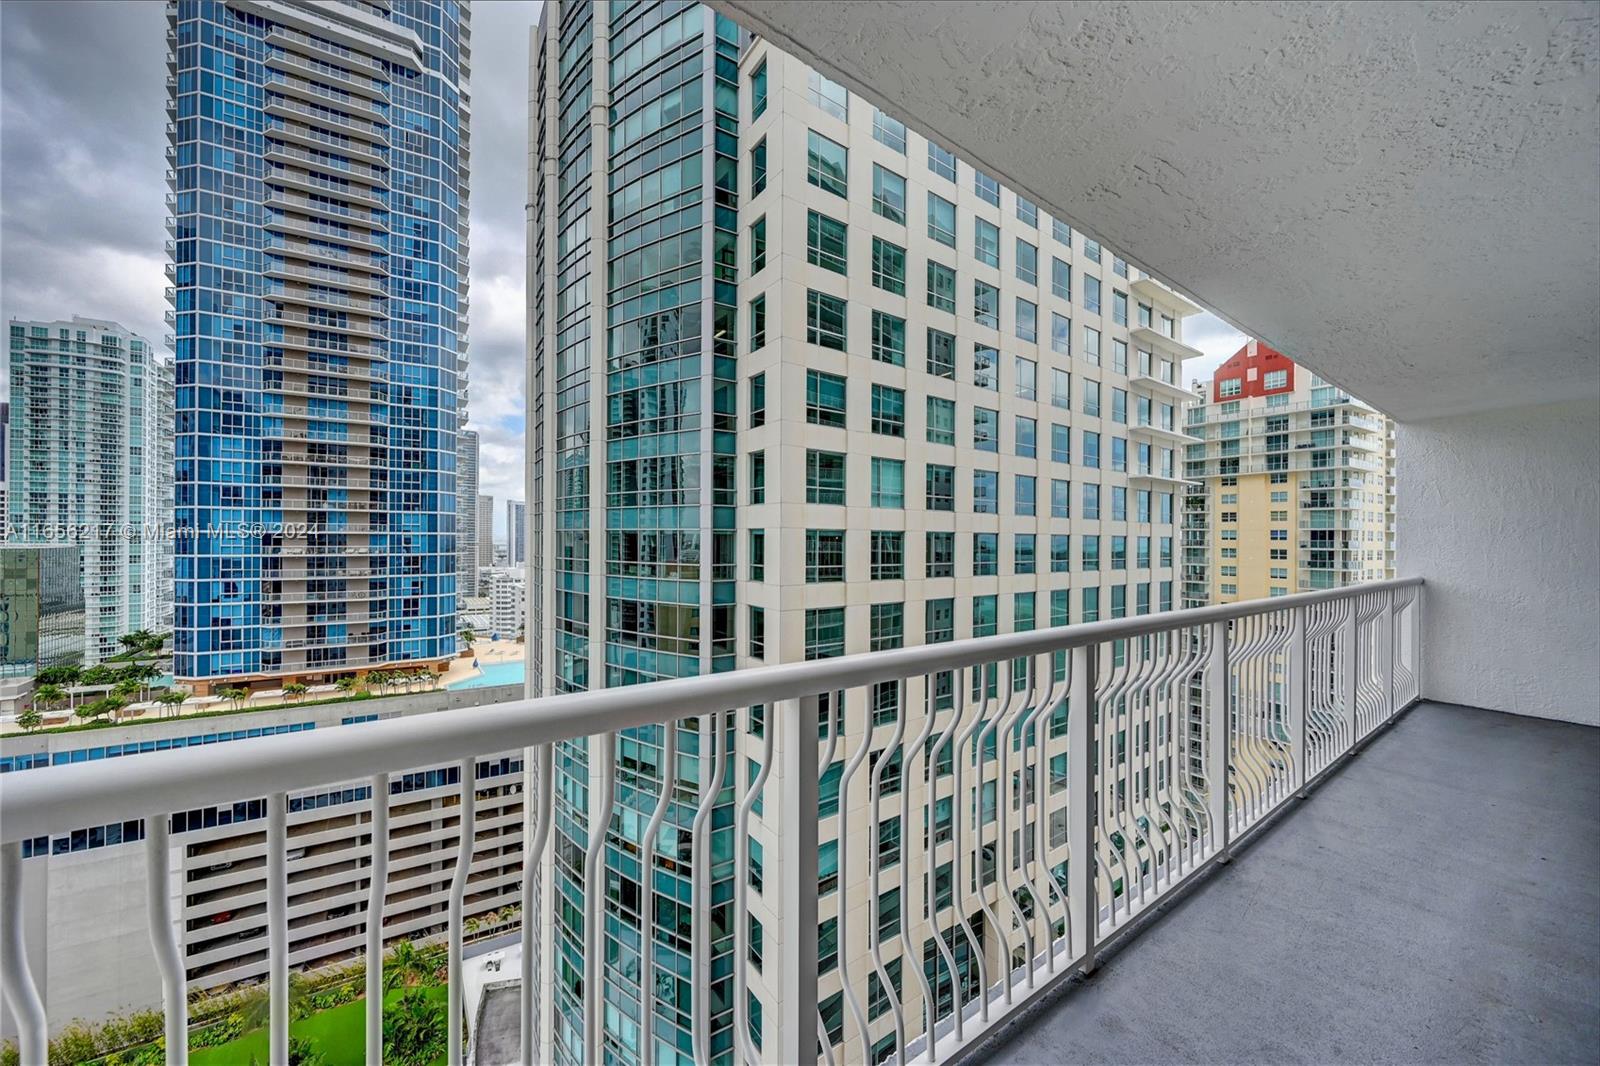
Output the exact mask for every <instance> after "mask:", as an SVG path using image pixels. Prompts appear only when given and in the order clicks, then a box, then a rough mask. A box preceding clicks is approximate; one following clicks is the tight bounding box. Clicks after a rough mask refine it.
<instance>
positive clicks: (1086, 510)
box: [1083, 482, 1100, 519]
mask: <svg viewBox="0 0 1600 1066" xmlns="http://www.w3.org/2000/svg"><path fill="white" fill-rule="evenodd" d="M1083 517H1084V518H1094V519H1098V518H1099V517H1100V486H1099V485H1097V484H1095V483H1094V482H1085V483H1084V486H1083Z"/></svg>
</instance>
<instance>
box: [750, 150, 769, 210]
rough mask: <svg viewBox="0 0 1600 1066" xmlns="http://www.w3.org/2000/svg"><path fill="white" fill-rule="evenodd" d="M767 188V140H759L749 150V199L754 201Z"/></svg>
mask: <svg viewBox="0 0 1600 1066" xmlns="http://www.w3.org/2000/svg"><path fill="white" fill-rule="evenodd" d="M766 188H767V139H766V138H765V137H763V138H761V139H760V140H759V141H757V142H756V146H755V147H754V148H752V149H750V198H751V199H755V198H756V197H757V196H760V195H761V194H762V192H764V191H765V190H766Z"/></svg>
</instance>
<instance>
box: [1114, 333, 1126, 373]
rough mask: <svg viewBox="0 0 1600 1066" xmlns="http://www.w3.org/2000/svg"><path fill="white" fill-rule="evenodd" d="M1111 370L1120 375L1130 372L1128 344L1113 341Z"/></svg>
mask: <svg viewBox="0 0 1600 1066" xmlns="http://www.w3.org/2000/svg"><path fill="white" fill-rule="evenodd" d="M1111 369H1112V370H1115V371H1116V372H1117V373H1119V374H1126V373H1127V372H1128V342H1127V341H1119V340H1115V339H1113V340H1112V341H1111Z"/></svg>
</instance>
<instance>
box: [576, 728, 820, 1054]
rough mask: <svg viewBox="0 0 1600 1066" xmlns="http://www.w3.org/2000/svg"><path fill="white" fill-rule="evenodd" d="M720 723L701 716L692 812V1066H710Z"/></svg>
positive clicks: (722, 765) (723, 756)
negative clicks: (701, 758)
mask: <svg viewBox="0 0 1600 1066" xmlns="http://www.w3.org/2000/svg"><path fill="white" fill-rule="evenodd" d="M724 717H725V715H724V712H722V711H715V712H712V713H711V714H709V715H706V716H705V719H704V720H708V721H710V723H711V766H712V771H711V780H710V782H709V783H702V785H701V789H702V791H701V793H700V806H699V809H698V810H696V811H695V815H694V839H693V841H692V845H691V846H692V853H693V856H694V860H693V861H694V870H693V874H694V877H693V896H692V898H693V900H694V912H695V915H696V920H695V923H694V929H693V930H692V931H691V932H692V934H693V935H692V937H691V940H690V956H691V959H690V963H691V970H690V972H691V973H693V974H694V990H693V992H692V995H693V997H694V1002H693V1007H694V1034H693V1035H694V1060H695V1062H696V1063H699V1064H702V1066H704V1064H705V1063H709V1062H710V1061H711V1033H710V1030H711V928H710V926H711V810H712V808H713V807H715V806H716V803H717V796H718V795H719V794H720V793H721V792H722V779H723V778H724V777H725V776H726V771H727V767H728V757H727V753H726V752H724V751H723V750H722V741H723V737H724V736H725V735H726V734H727V726H726V723H725V722H724V720H723V719H724ZM612 736H613V737H614V736H615V735H614V734H612ZM700 750H701V751H704V750H705V740H704V738H702V739H701V741H700ZM610 754H611V756H612V761H611V763H608V765H611V764H614V761H615V755H616V749H615V740H613V741H612V748H611V751H610ZM702 765H703V764H702ZM705 779H706V775H705V772H704V770H702V771H701V774H700V780H701V781H702V782H705ZM608 785H609V783H608ZM610 817H611V815H610V811H609V809H608V810H607V813H606V819H607V820H608V821H609V820H610ZM590 838H591V839H594V837H593V830H592V829H591V831H590ZM841 850H842V849H841ZM589 862H590V864H591V866H593V865H594V864H596V863H598V862H599V856H598V855H595V856H594V857H593V858H591V859H590V860H589ZM596 894H597V895H598V894H600V893H599V890H598V888H597V889H596ZM593 909H594V911H595V921H594V944H593V947H591V948H588V949H587V950H589V951H590V952H591V954H592V955H594V956H598V955H599V953H600V940H599V910H600V908H599V907H598V906H594V907H593ZM584 932H585V934H588V933H589V930H588V929H585V930H584ZM591 965H593V966H594V968H595V974H596V977H595V981H596V983H595V984H593V985H591V986H590V987H591V988H593V989H595V993H593V994H591V995H590V996H588V997H587V998H588V999H589V1001H590V1002H591V1003H593V1002H595V1001H597V1000H600V999H602V998H603V997H601V996H600V995H599V994H598V993H599V988H600V985H599V984H598V981H599V980H600V974H601V973H602V971H601V969H600V966H599V962H598V959H596V960H595V961H594V962H592V963H591ZM594 1014H595V1017H594V1019H593V1023H592V1024H593V1025H594V1029H595V1043H593V1044H590V1045H589V1046H588V1047H586V1048H585V1049H584V1051H585V1053H586V1054H587V1055H588V1056H589V1058H590V1061H593V1062H600V1061H603V1060H602V1056H600V1055H599V1054H598V1049H599V1046H600V1045H599V1032H600V1019H599V1011H598V1004H597V1005H596V1007H595V1008H594Z"/></svg>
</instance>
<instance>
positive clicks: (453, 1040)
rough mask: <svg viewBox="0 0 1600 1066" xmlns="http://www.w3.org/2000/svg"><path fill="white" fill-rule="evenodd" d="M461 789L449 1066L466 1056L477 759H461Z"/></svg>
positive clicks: (452, 913)
mask: <svg viewBox="0 0 1600 1066" xmlns="http://www.w3.org/2000/svg"><path fill="white" fill-rule="evenodd" d="M460 768H461V788H460V792H459V795H460V826H459V831H460V834H461V840H460V842H459V843H458V845H457V846H456V868H455V874H454V876H452V877H451V878H450V915H449V921H450V946H449V952H450V956H449V962H448V966H449V972H448V977H449V992H448V995H447V996H446V1001H447V1002H448V1004H449V1010H450V1025H449V1029H448V1031H447V1037H448V1046H447V1049H446V1053H447V1055H448V1056H449V1061H450V1066H461V1063H462V1061H463V1059H464V1058H465V1055H466V1048H465V1046H464V1045H465V1041H466V1038H465V1034H464V1033H463V1032H462V1012H463V1011H464V1010H465V1009H466V1007H465V999H466V990H465V989H464V988H463V986H462V979H461V978H462V974H461V962H462V960H461V955H462V948H463V940H464V935H465V929H464V928H463V925H462V923H463V921H464V916H463V915H462V913H461V912H462V908H463V906H464V905H465V903H466V898H467V878H468V876H469V875H470V874H471V873H472V850H473V849H472V845H473V837H474V836H475V835H476V833H477V829H476V826H475V815H476V813H477V810H476V808H477V796H478V781H477V770H478V763H477V760H476V759H472V758H467V759H462V760H461V763H460Z"/></svg>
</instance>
